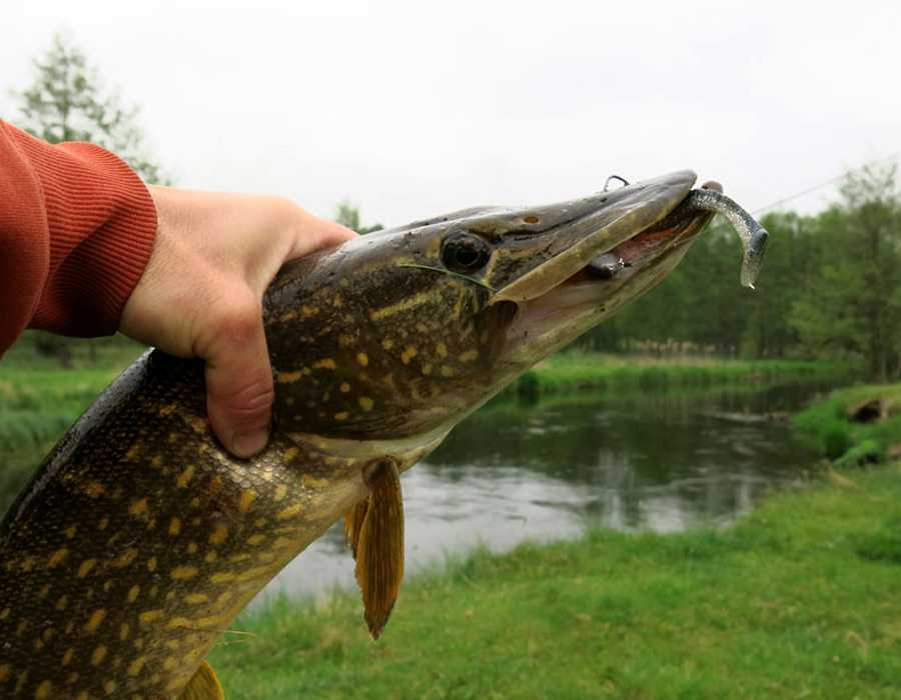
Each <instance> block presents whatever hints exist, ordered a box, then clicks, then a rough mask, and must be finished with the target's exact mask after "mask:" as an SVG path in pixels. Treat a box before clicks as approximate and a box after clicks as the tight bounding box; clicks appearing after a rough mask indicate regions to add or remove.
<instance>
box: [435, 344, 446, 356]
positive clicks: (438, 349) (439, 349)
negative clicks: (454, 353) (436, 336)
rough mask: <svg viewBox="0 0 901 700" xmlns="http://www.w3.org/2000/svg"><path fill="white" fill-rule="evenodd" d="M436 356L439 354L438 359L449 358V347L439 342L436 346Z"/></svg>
mask: <svg viewBox="0 0 901 700" xmlns="http://www.w3.org/2000/svg"><path fill="white" fill-rule="evenodd" d="M435 354H437V355H438V357H447V345H445V344H444V343H443V342H441V341H438V344H437V345H436V346H435Z"/></svg>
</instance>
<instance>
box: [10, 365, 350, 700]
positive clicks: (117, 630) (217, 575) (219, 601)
mask: <svg viewBox="0 0 901 700" xmlns="http://www.w3.org/2000/svg"><path fill="white" fill-rule="evenodd" d="M113 408H115V410H113ZM98 431H102V437H101V436H100V435H98V434H97V433H98ZM325 458H326V456H325V455H323V454H321V453H318V452H317V451H316V450H315V448H313V447H309V448H308V449H304V450H302V451H301V450H300V449H298V447H297V444H296V443H295V442H289V441H288V440H287V439H286V438H285V437H284V436H282V435H279V434H278V433H276V434H275V435H274V436H273V441H272V445H271V446H270V448H269V449H268V450H267V451H266V453H265V457H264V458H263V459H262V460H259V461H254V462H249V461H244V460H233V459H231V458H229V457H227V456H226V455H225V454H224V453H223V452H222V451H221V449H219V447H218V446H217V444H216V442H215V440H214V438H213V436H212V434H211V432H210V430H209V425H208V422H207V420H206V418H205V411H204V401H203V385H202V367H201V366H200V365H198V364H197V363H195V362H186V361H183V360H176V359H174V358H170V357H167V356H165V355H163V354H161V353H153V354H151V355H149V356H146V357H145V358H144V359H142V360H141V361H140V362H139V363H138V364H137V365H136V366H134V367H132V368H131V369H130V370H128V372H127V373H126V375H125V376H123V377H122V378H121V379H120V380H119V381H118V382H117V384H116V386H115V388H114V390H113V394H112V395H110V396H107V397H106V401H105V402H104V403H102V404H100V405H98V406H97V407H95V409H93V410H92V411H91V412H90V413H89V414H87V415H86V416H85V417H84V419H83V420H82V421H81V422H80V423H79V425H78V427H77V430H76V432H75V433H73V434H70V435H69V436H68V438H67V440H65V441H64V442H63V443H61V444H60V446H59V447H58V448H57V449H56V451H55V452H54V453H53V454H52V455H51V456H50V457H49V459H48V466H47V468H46V469H45V471H44V472H43V474H42V478H41V481H40V482H38V483H37V484H35V485H34V486H33V487H32V488H31V489H29V490H27V491H25V492H24V494H25V495H24V496H23V497H22V498H21V499H20V500H19V501H17V502H16V503H15V504H14V505H13V506H12V508H11V514H16V516H14V520H12V521H10V519H8V520H7V526H6V529H5V531H4V532H3V533H2V535H0V538H2V543H3V547H2V553H3V559H2V561H0V570H2V573H3V575H2V579H0V601H2V605H3V608H2V610H0V618H2V619H0V630H2V635H3V638H4V639H6V640H7V641H6V643H5V644H4V645H3V647H4V648H3V650H2V651H0V659H2V666H0V668H5V669H7V670H6V671H5V672H2V673H0V689H2V691H3V692H2V693H0V694H2V695H3V697H7V696H12V695H14V694H15V693H16V691H17V689H18V691H19V693H20V694H22V693H23V691H24V690H25V689H26V688H27V689H30V690H31V692H29V693H27V694H25V695H24V696H26V697H33V696H34V695H35V693H37V689H38V688H45V689H51V690H52V693H50V694H48V695H47V697H54V698H55V697H61V696H63V695H64V694H65V693H67V692H69V691H75V692H73V693H72V695H73V696H77V693H86V694H87V696H88V697H106V696H108V695H109V694H110V688H113V692H122V693H123V694H124V693H126V692H131V691H139V690H141V689H146V688H147V687H148V686H150V687H153V686H154V685H155V683H154V680H155V679H154V674H156V675H159V676H160V678H159V687H160V690H161V694H160V695H159V696H160V697H163V696H168V695H172V694H175V693H177V692H178V691H179V690H180V689H181V688H182V687H183V686H184V684H185V683H186V682H187V681H188V680H189V679H190V677H191V675H193V673H194V671H195V669H196V667H197V663H198V662H199V661H200V660H202V659H203V658H204V656H206V654H207V652H208V651H209V649H210V647H211V645H212V644H213V642H214V641H215V639H216V638H217V637H218V636H219V634H220V633H221V632H222V630H224V629H225V628H226V627H227V626H228V624H229V622H230V621H231V619H232V618H233V617H234V615H235V614H236V613H237V611H239V610H240V609H241V608H242V607H244V605H246V603H247V602H248V600H249V599H250V598H251V597H253V595H254V594H255V593H256V592H257V591H258V590H259V589H260V588H261V587H262V586H263V585H265V583H266V582H267V581H268V580H269V579H270V578H271V577H272V576H273V575H274V574H275V572H277V571H278V570H279V569H281V568H282V567H283V566H284V565H285V564H286V563H287V562H288V561H290V560H291V559H292V558H294V556H295V555H296V553H297V549H298V548H299V547H300V546H301V545H302V543H304V542H307V541H310V540H311V539H315V538H316V537H318V536H319V535H320V534H321V533H322V532H323V531H324V530H325V529H326V528H327V527H328V526H329V525H330V524H331V521H332V520H333V519H334V518H331V519H329V516H328V513H327V512H325V511H322V512H321V515H320V516H319V517H317V513H319V512H320V511H318V510H317V507H318V499H319V498H320V496H319V492H320V491H321V483H322V482H323V481H324V480H327V479H328V478H329V476H334V475H335V474H336V470H337V471H338V472H340V471H341V470H346V471H349V470H352V469H353V465H354V460H344V461H342V460H338V459H336V458H335V457H332V456H329V463H328V464H326V462H325ZM314 485H315V486H314ZM317 486H320V488H317ZM301 513H303V514H304V517H303V518H302V519H301V518H298V515H300V514H301ZM12 523H14V526H11V524H12ZM35 591H37V592H38V593H37V594H35ZM148 631H150V633H148ZM11 639H12V640H13V642H12V643H11V642H10V640H11ZM85 666H87V667H90V668H91V669H92V674H91V675H90V676H87V675H86V674H84V673H83V672H79V670H78V669H80V668H82V667H85ZM22 669H30V670H29V671H28V675H26V676H23V675H22ZM154 669H156V671H154ZM161 672H165V680H166V682H165V683H163V682H162V681H163V673H161ZM47 692H49V690H48V691H47ZM167 694H168V695H167ZM129 697H130V696H129Z"/></svg>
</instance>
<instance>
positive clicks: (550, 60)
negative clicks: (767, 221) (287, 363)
mask: <svg viewBox="0 0 901 700" xmlns="http://www.w3.org/2000/svg"><path fill="white" fill-rule="evenodd" d="M899 29H901V3H898V2H890V1H889V0H883V1H882V2H869V1H861V0H857V1H856V2H828V3H827V2H817V3H813V2H809V3H808V2H788V1H787V0H782V1H781V2H769V1H762V0H756V1H755V2H747V3H730V2H728V1H725V0H717V2H697V1H693V2H686V3H677V2H673V1H672V0H668V1H665V2H651V1H643V2H630V1H629V0H621V1H618V2H600V1H597V0H596V1H595V2H569V1H567V0H551V1H545V2H540V3H526V2H516V3H514V2H491V1H490V0H482V1H481V2H467V1H459V0H457V1H454V2H441V3H431V2H426V1H425V0H419V1H416V2H400V1H398V2H391V1H384V2H371V3H369V2H343V1H341V0H330V1H327V2H320V3H313V2H303V1H297V2H288V1H287V0H285V1H284V2H280V3H276V2H254V3H250V2H244V3H236V2H224V1H223V0H217V1H216V2H198V1H196V0H187V1H180V2H155V1H153V0H142V1H141V2H128V1H126V0H121V1H119V2H108V3H106V2H104V3H101V2H90V1H82V2H72V0H67V1H66V2H56V1H51V0H28V1H27V2H14V3H12V2H10V3H7V6H6V7H5V8H4V10H3V24H2V26H0V66H2V73H0V78H2V80H0V88H2V89H3V92H2V95H0V115H2V116H3V117H4V118H7V119H10V120H11V121H13V122H15V116H16V111H15V101H14V100H13V99H12V98H10V97H9V95H8V94H7V90H8V89H10V88H18V89H21V88H24V87H25V86H27V84H28V83H29V82H30V80H31V77H32V75H33V72H32V66H31V60H32V59H33V58H34V57H35V56H36V55H38V54H40V53H42V52H44V51H46V49H47V48H48V47H49V45H50V43H51V39H52V36H53V33H54V32H55V31H60V30H62V31H65V32H66V33H67V34H68V36H69V37H70V38H71V39H73V40H74V41H75V42H76V43H78V44H80V45H81V47H82V48H83V49H84V50H85V51H86V53H87V54H88V55H89V57H90V59H91V60H92V61H93V62H94V64H95V65H96V66H97V67H98V69H99V70H100V73H101V75H102V76H103V78H104V81H105V84H106V85H108V86H119V87H120V88H121V91H122V94H123V96H124V97H125V98H126V99H127V100H129V101H131V102H134V103H137V104H139V105H141V107H142V113H141V123H142V125H143V127H144V130H145V131H146V133H147V136H148V140H149V143H150V145H151V146H152V149H153V153H154V154H155V155H156V156H157V158H158V160H160V161H161V162H162V163H163V164H164V166H166V168H167V169H168V170H169V171H170V172H172V173H174V174H175V175H176V177H177V181H178V184H179V185H181V186H185V187H194V188H203V189H214V188H215V189H227V190H235V191H254V192H269V193H277V194H282V195H286V196H289V197H291V198H293V199H295V200H296V201H297V202H299V203H300V204H302V205H303V206H305V207H307V208H308V209H310V210H312V211H314V212H316V213H318V214H321V215H326V216H330V215H332V214H333V212H334V208H335V205H336V203H337V202H338V201H339V200H341V199H343V198H350V199H351V200H352V201H353V202H355V203H357V204H358V205H359V206H360V207H361V209H362V213H363V217H364V220H365V221H367V222H370V223H371V222H374V221H379V222H382V223H383V224H386V225H395V224H402V223H406V222H407V221H410V220H413V219H415V218H418V217H421V216H428V215H431V214H437V213H440V212H442V211H445V210H451V209H455V208H460V207H466V206H473V205H476V204H494V203H496V204H519V203H524V204H538V203H542V202H547V201H554V200H557V199H562V198H569V197H575V196H580V195H583V194H588V193H590V192H593V191H596V190H598V189H600V188H601V187H602V186H603V183H604V180H605V179H606V177H607V175H609V174H611V173H617V174H620V175H623V176H625V177H627V178H629V179H631V180H638V179H643V178H647V177H653V176H657V175H660V174H662V173H664V172H667V171H670V170H675V169H680V168H692V169H694V170H696V171H697V172H698V173H699V175H700V177H701V178H702V179H716V180H720V181H721V182H722V183H723V184H724V185H725V190H726V192H727V193H728V194H731V195H732V196H733V197H734V198H736V199H737V200H738V201H739V202H740V203H741V204H743V205H744V206H745V207H747V208H749V209H757V208H759V207H762V206H765V205H768V204H770V203H771V202H773V201H775V200H778V199H780V198H782V197H784V196H788V195H792V194H795V193H796V192H799V191H800V190H803V189H805V188H807V187H810V186H812V185H815V184H817V183H819V182H822V181H824V180H827V179H829V178H830V177H832V176H834V175H837V174H839V173H841V172H843V171H844V170H846V169H848V168H851V167H856V166H858V165H860V164H862V163H865V162H867V161H870V160H874V159H879V158H884V157H885V156H888V155H890V154H891V153H893V152H895V151H896V150H898V149H901V81H899V73H901V39H899ZM830 194H831V192H830V190H828V189H826V190H820V191H818V192H816V193H815V194H813V195H809V196H807V197H804V198H802V199H799V200H796V201H795V202H792V203H791V204H790V205H787V206H789V207H796V208H800V209H802V210H805V211H811V210H816V209H817V208H819V207H821V206H822V204H823V202H824V201H825V198H826V197H828V196H829V195H830Z"/></svg>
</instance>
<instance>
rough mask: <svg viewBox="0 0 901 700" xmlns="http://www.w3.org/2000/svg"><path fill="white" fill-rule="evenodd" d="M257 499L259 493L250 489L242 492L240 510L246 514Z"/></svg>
mask: <svg viewBox="0 0 901 700" xmlns="http://www.w3.org/2000/svg"><path fill="white" fill-rule="evenodd" d="M256 498H257V492H256V491H251V490H250V489H245V490H244V491H242V492H241V498H240V499H238V510H240V511H241V512H242V513H246V512H247V511H249V510H250V506H251V505H252V504H253V502H254V501H255V500H256Z"/></svg>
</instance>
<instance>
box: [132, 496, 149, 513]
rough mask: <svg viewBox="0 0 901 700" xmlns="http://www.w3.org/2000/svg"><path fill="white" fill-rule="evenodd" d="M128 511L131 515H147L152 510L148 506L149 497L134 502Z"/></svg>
mask: <svg viewBox="0 0 901 700" xmlns="http://www.w3.org/2000/svg"><path fill="white" fill-rule="evenodd" d="M128 512H129V514H130V515H134V516H135V517H138V518H141V517H145V516H146V515H147V514H148V513H149V512H150V508H149V507H148V506H147V499H146V498H141V499H138V500H137V501H135V502H134V503H132V504H131V505H130V506H129V507H128Z"/></svg>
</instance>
